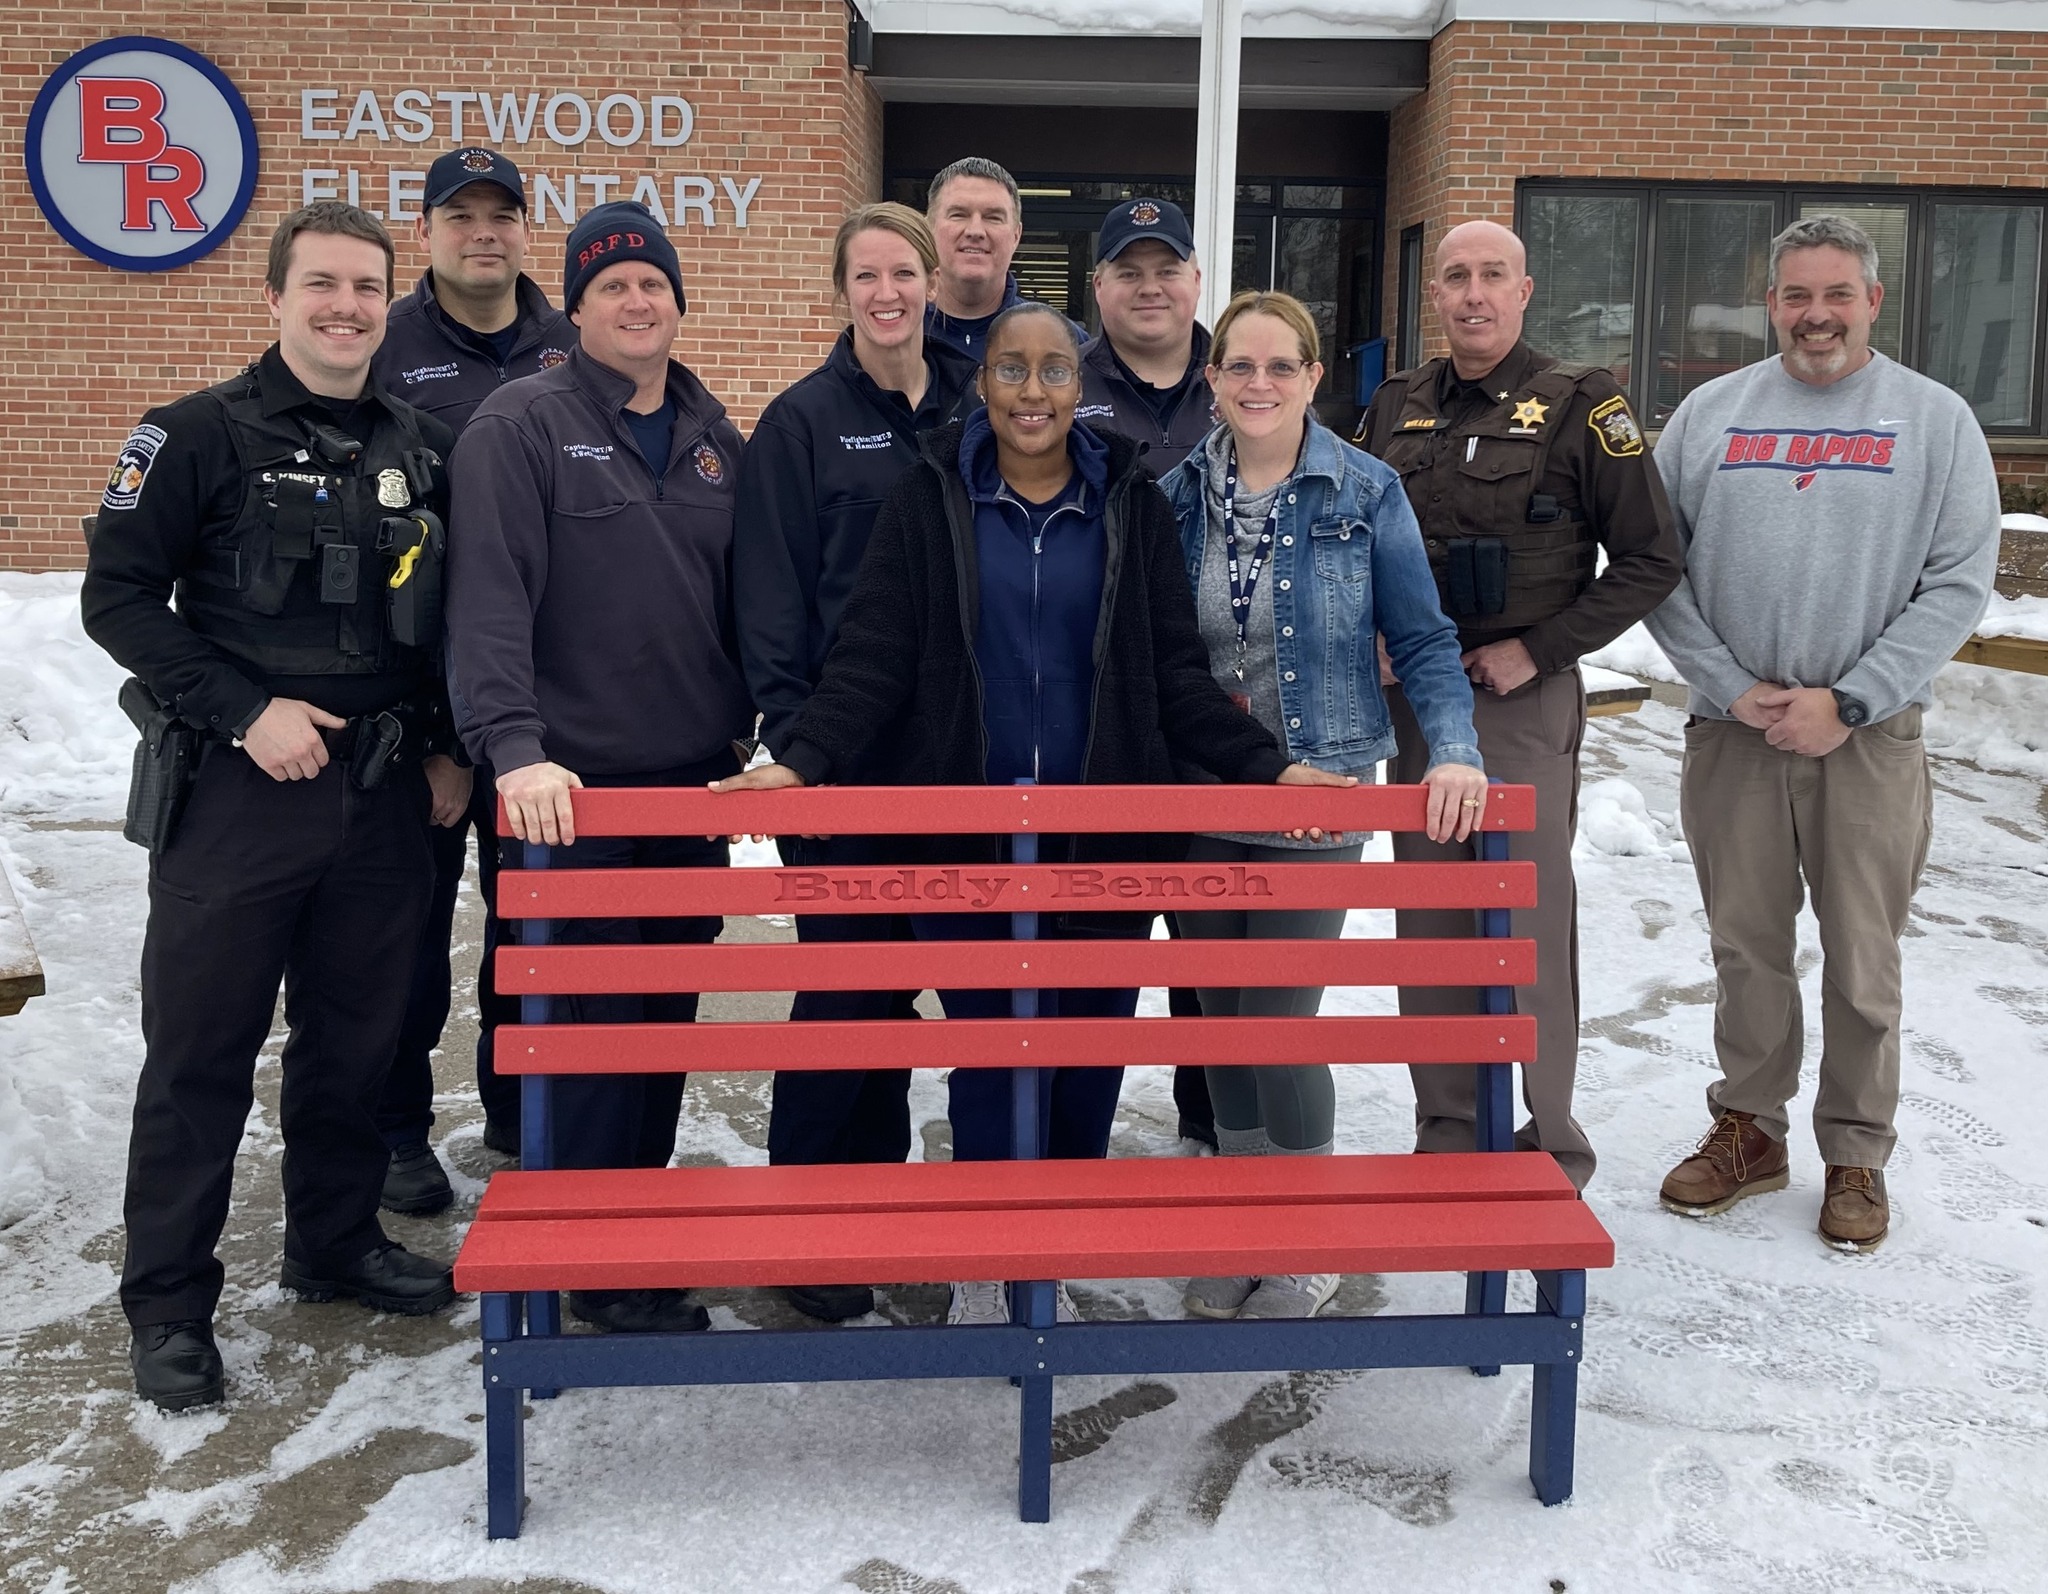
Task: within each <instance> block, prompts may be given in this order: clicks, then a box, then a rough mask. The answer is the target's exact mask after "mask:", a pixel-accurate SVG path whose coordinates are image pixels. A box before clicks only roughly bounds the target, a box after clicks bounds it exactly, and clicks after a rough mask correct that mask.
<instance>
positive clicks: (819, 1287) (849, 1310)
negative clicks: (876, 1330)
mask: <svg viewBox="0 0 2048 1594" xmlns="http://www.w3.org/2000/svg"><path fill="white" fill-rule="evenodd" d="M783 1293H784V1294H786V1295H787V1296H788V1297H789V1304H790V1305H791V1306H794V1307H795V1308H796V1309H797V1310H798V1311H799V1312H802V1313H803V1314H804V1316H806V1317H815V1318H817V1319H818V1321H819V1322H821V1323H843V1322H845V1321H846V1320H847V1319H848V1318H849V1317H864V1316H866V1315H867V1314H868V1313H869V1312H872V1311H873V1310H874V1309H875V1292H874V1289H873V1287H872V1286H870V1285H866V1284H792V1285H790V1286H789V1287H788V1289H786V1290H785V1291H784V1292H783Z"/></svg>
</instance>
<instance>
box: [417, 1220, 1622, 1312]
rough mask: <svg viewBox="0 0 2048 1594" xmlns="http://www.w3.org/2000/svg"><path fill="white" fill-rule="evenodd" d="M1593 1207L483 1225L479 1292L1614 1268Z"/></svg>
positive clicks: (477, 1243) (476, 1254) (463, 1286)
mask: <svg viewBox="0 0 2048 1594" xmlns="http://www.w3.org/2000/svg"><path fill="white" fill-rule="evenodd" d="M1613 1262H1614V1243H1613V1241H1611V1240H1610V1239H1609V1238H1608V1237H1607V1234H1606V1231H1605V1230H1603V1229H1602V1228H1601V1227H1600V1223H1599V1220H1598V1219H1597V1218H1595V1217H1594V1216H1593V1213H1592V1211H1591V1209H1590V1208H1588V1207H1587V1206H1586V1205H1585V1204H1584V1203H1583V1202H1579V1201H1437V1202H1422V1203H1414V1204H1406V1205H1394V1204H1373V1205H1364V1206H1356V1205H1339V1204H1325V1205H1270V1204H1259V1205H1251V1206H1197V1207H1173V1206H1161V1207H1145V1208H1138V1209H1131V1208H1128V1207H1097V1208H1087V1207H1083V1208H1072V1207H1067V1208H1026V1209H1021V1210H1015V1211H1009V1212H1006V1213H1004V1214H1003V1218H1002V1221H1001V1222H1000V1223H992V1222H990V1220H989V1215H988V1213H986V1212H983V1211H969V1212H903V1213H874V1212H862V1213H816V1214H809V1215H805V1216H791V1215H789V1214H786V1213H779V1214H775V1215H771V1216H738V1217H710V1218H591V1219H584V1220H579V1221H574V1222H557V1221H552V1220H547V1219H537V1220H535V1221H533V1222H527V1223H478V1224H475V1225H473V1226H472V1227H471V1229H470V1231H469V1235H468V1237H467V1238H466V1239H465V1240H464V1242H463V1246H462V1254H461V1255H460V1256H459V1257H458V1258H457V1259H456V1263H455V1285H456V1288H457V1289H460V1290H467V1291H487V1290H489V1291H501V1290H502V1291H518V1290H556V1289H679V1288H685V1287H690V1286H702V1287H737V1286H764V1285H777V1284H871V1283H876V1282H883V1283H895V1284H940V1283H946V1282H949V1281H951V1280H955V1279H1003V1278H1023V1279H1033V1278H1069V1279H1102V1278H1109V1279H1119V1278H1174V1277H1185V1276H1188V1275H1192V1274H1222V1275H1229V1274H1235V1273H1267V1272H1270V1273H1422V1272H1431V1273H1434V1272H1490V1271H1504V1270H1507V1269H1511V1268H1534V1269H1541V1270H1549V1269H1558V1268H1599V1267H1610V1266H1612V1265H1613Z"/></svg>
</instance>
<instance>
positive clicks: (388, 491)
mask: <svg viewBox="0 0 2048 1594" xmlns="http://www.w3.org/2000/svg"><path fill="white" fill-rule="evenodd" d="M377 502H378V503H380V504H382V505H383V506H384V507H385V508H386V509H403V508H404V507H405V506H406V505H407V504H409V503H411V502H412V489H411V488H410V487H409V486H407V485H406V480H405V472H404V471H402V470H380V471H378V472H377Z"/></svg>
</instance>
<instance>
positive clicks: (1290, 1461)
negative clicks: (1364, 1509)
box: [1267, 1450, 1457, 1528]
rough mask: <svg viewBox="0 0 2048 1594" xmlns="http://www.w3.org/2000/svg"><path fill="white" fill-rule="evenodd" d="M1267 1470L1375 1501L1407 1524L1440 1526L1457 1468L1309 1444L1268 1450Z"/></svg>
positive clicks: (1447, 1516) (1303, 1484) (1302, 1484)
mask: <svg viewBox="0 0 2048 1594" xmlns="http://www.w3.org/2000/svg"><path fill="white" fill-rule="evenodd" d="M1267 1465H1269V1466H1270V1467H1271V1468H1272V1469H1273V1475H1274V1476H1275V1477H1277V1478H1279V1479H1280V1480H1281V1481H1282V1482H1283V1483H1286V1484H1290V1485H1292V1486H1293V1487H1295V1488H1297V1489H1333V1490H1336V1491H1338V1492H1339V1493H1342V1494H1347V1495H1349V1496H1351V1498H1353V1499H1354V1500H1363V1501H1364V1502H1365V1503H1366V1504H1367V1505H1374V1506H1378V1507H1379V1508H1380V1509H1381V1510H1382V1511H1384V1512H1386V1513H1387V1514H1388V1515H1389V1516H1391V1517H1393V1518H1395V1519H1396V1520H1398V1521H1401V1522H1406V1523H1407V1524H1408V1525H1409V1526H1411V1527H1418V1528H1434V1527H1441V1526H1442V1525H1443V1524H1444V1523H1446V1522H1448V1521H1450V1520H1451V1517H1452V1515H1453V1514H1454V1513H1453V1512H1452V1510H1451V1494H1452V1491H1453V1490H1454V1489H1455V1488H1456V1486H1457V1474H1456V1473H1455V1472H1453V1471H1452V1470H1451V1469H1450V1468H1449V1467H1418V1466H1414V1465H1409V1464H1404V1463H1401V1462H1398V1461H1368V1460H1366V1459H1365V1458H1364V1457H1362V1456H1338V1455H1332V1454H1330V1453H1329V1452H1328V1451H1323V1450H1312V1451H1309V1452H1307V1453H1305V1454H1302V1455H1291V1456H1274V1457H1272V1458H1271V1460H1270V1461H1269V1462H1268V1463H1267Z"/></svg>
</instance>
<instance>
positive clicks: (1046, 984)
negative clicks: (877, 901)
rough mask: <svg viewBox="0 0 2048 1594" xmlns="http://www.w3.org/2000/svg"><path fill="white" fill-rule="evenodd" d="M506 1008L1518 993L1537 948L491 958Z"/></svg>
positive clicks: (716, 950)
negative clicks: (513, 1003)
mask: <svg viewBox="0 0 2048 1594" xmlns="http://www.w3.org/2000/svg"><path fill="white" fill-rule="evenodd" d="M497 975H498V982H497V983H498V990H499V991H500V992H503V993H505V994H507V995H513V996H539V995H569V994H579V993H589V994H604V993H611V992H617V993H625V994H633V993H652V992H662V991H890V990H950V989H966V988H970V987H987V988H993V989H997V990H1010V989H1015V988H1018V987H1026V988H1029V987H1034V986H1035V987H1042V988H1046V989H1057V988H1060V987H1063V986H1085V987H1104V986H1107V987H1115V986H1121V985H1178V986H1203V985H1236V986H1242V985H1324V986H1329V985H1527V984H1528V983H1529V982H1530V981H1531V980H1533V979H1535V977H1536V945H1535V943H1534V942H1533V941H1529V940H1522V939H1513V940H1508V939H1504V940H1481V939H1478V938H1474V939H1470V940H1456V941H1423V940H1407V939H1402V940H1353V941H1291V940H1290V941H916V942H903V941H837V942H812V943H808V944H791V945H779V946H736V945H726V946H638V945H628V946H541V947H528V946H501V947H500V948H498V963H497Z"/></svg>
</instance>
